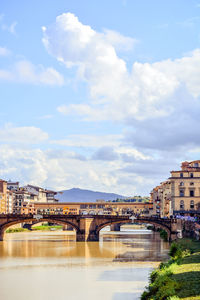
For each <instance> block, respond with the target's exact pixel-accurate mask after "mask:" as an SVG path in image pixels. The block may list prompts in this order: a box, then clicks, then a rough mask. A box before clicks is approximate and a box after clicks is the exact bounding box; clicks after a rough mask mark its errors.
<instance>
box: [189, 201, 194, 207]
mask: <svg viewBox="0 0 200 300" xmlns="http://www.w3.org/2000/svg"><path fill="white" fill-rule="evenodd" d="M190 208H191V209H194V200H191V201H190Z"/></svg>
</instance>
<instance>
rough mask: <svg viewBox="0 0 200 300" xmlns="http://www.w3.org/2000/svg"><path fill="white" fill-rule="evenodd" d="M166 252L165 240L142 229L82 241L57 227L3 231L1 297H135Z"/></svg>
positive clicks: (116, 299)
mask: <svg viewBox="0 0 200 300" xmlns="http://www.w3.org/2000/svg"><path fill="white" fill-rule="evenodd" d="M167 252H168V244H167V243H165V242H163V241H162V240H160V238H159V235H158V233H152V232H150V231H147V230H135V231H134V232H132V233H131V235H130V234H129V235H128V234H127V231H125V232H123V233H120V234H119V233H118V232H117V233H116V232H115V233H112V232H103V233H102V234H101V236H100V241H99V242H87V243H84V242H79V243H76V241H75V235H74V234H73V233H69V232H62V231H60V232H30V233H29V232H27V233H14V234H6V235H5V241H4V242H0V282H1V289H0V299H3V300H11V299H12V300H13V299H20V300H25V299H26V300H27V295H28V299H29V300H33V299H34V300H35V299H39V300H40V299H41V300H46V299H48V300H62V299H63V300H64V299H67V298H68V299H70V300H71V299H79V298H81V299H89V300H90V299H91V300H92V299H95V300H100V299H105V300H106V299H108V300H111V299H114V300H122V299H123V300H124V299H125V300H126V299H127V300H128V299H130V298H131V299H132V300H134V299H139V295H140V294H141V292H142V290H143V289H144V286H145V285H146V284H147V280H148V274H149V272H150V270H151V268H152V267H154V266H156V264H155V262H156V261H160V260H163V259H164V258H166V257H167ZM32 283H34V284H33V285H32ZM11 286H12V287H13V288H12V289H11V288H10V287H11ZM36 290H37V293H36Z"/></svg>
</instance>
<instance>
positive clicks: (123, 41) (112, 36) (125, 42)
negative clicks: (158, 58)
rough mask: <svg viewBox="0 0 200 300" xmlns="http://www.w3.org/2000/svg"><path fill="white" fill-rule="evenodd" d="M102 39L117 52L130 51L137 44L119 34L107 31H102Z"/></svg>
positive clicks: (134, 40)
mask: <svg viewBox="0 0 200 300" xmlns="http://www.w3.org/2000/svg"><path fill="white" fill-rule="evenodd" d="M103 39H105V40H106V41H107V42H108V43H109V44H111V45H112V46H113V47H114V48H115V49H116V50H119V51H130V50H132V49H133V48H134V46H135V44H137V43H138V42H139V41H138V40H136V39H133V38H131V37H127V36H123V35H122V34H120V33H119V32H117V31H114V30H109V29H104V33H103Z"/></svg>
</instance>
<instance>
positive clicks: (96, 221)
mask: <svg viewBox="0 0 200 300" xmlns="http://www.w3.org/2000/svg"><path fill="white" fill-rule="evenodd" d="M36 221H38V222H51V223H57V224H62V225H70V226H71V227H73V228H74V229H75V230H76V241H77V242H79V241H84V242H85V241H99V232H100V230H101V229H102V228H104V227H105V226H109V225H110V226H112V225H115V224H127V223H142V224H143V223H146V224H152V225H154V226H155V228H162V229H164V230H165V231H166V232H167V233H168V239H169V241H172V240H175V239H177V237H178V234H180V233H181V232H182V227H183V225H182V221H181V220H177V219H161V218H155V217H143V216H138V217H132V216H129V215H123V216H114V215H63V214H56V215H49V214H43V215H34V214H27V215H26V214H24V215H23V214H7V215H6V214H1V215H0V241H3V236H4V232H5V230H6V229H7V228H8V227H10V226H12V225H15V224H20V223H29V222H33V223H35V222H36Z"/></svg>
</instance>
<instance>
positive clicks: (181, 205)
mask: <svg viewBox="0 0 200 300" xmlns="http://www.w3.org/2000/svg"><path fill="white" fill-rule="evenodd" d="M180 209H184V201H183V200H181V201H180Z"/></svg>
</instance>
